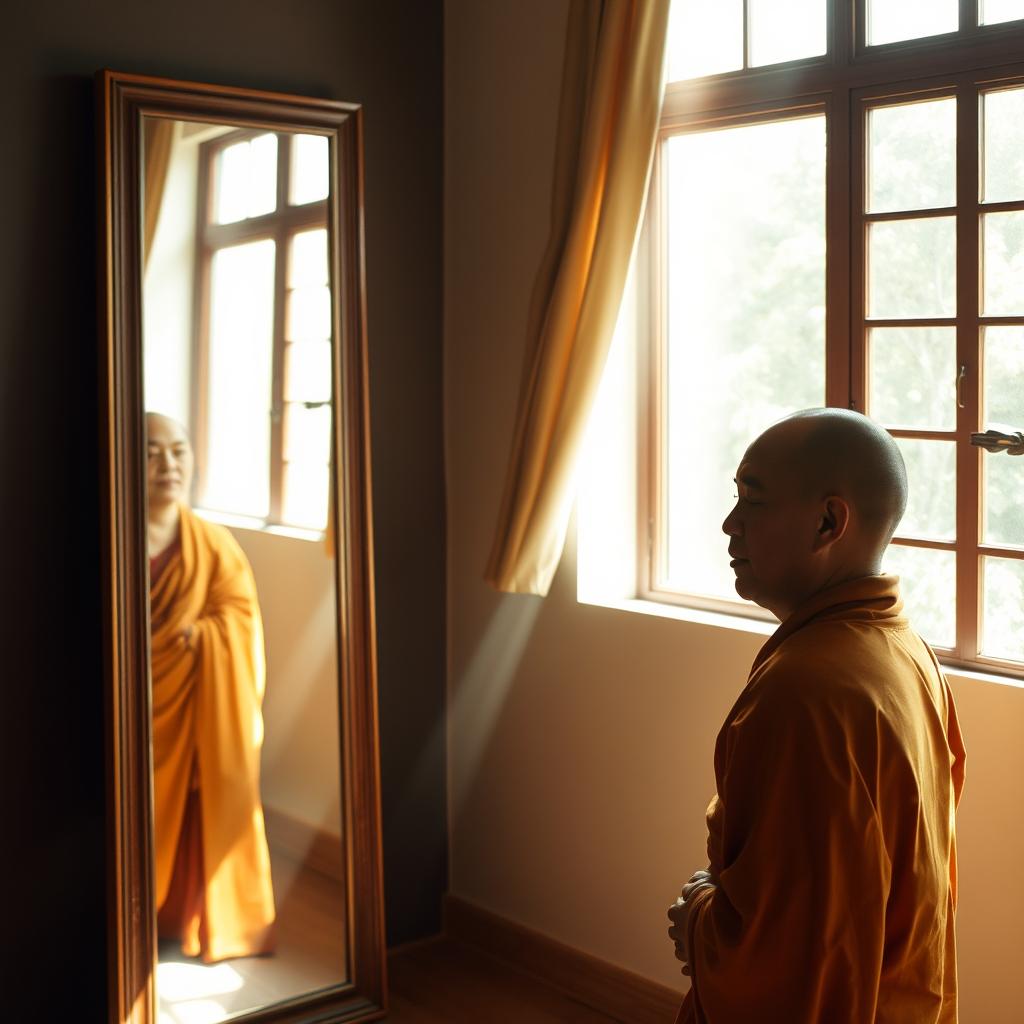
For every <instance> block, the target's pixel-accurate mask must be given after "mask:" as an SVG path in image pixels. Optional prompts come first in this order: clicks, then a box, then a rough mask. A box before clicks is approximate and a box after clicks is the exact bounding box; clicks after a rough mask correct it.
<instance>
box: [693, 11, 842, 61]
mask: <svg viewBox="0 0 1024 1024" xmlns="http://www.w3.org/2000/svg"><path fill="white" fill-rule="evenodd" d="M708 6H711V5H710V4H708ZM749 6H750V63H751V65H752V66H754V67H757V66H760V65H762V64H781V63H782V62H783V61H786V60H799V59H800V58H801V57H817V56H818V55H819V54H822V53H825V51H826V50H827V49H828V44H827V42H826V39H827V35H826V31H825V9H826V3H825V0H750V5H749Z"/></svg>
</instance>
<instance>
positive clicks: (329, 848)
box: [263, 804, 345, 884]
mask: <svg viewBox="0 0 1024 1024" xmlns="http://www.w3.org/2000/svg"><path fill="white" fill-rule="evenodd" d="M263 820H264V823H265V824H266V827H267V843H268V844H269V845H270V848H271V850H272V851H274V852H275V853H277V854H280V855H281V856H283V857H286V858H287V859H288V860H290V861H292V862H293V863H295V864H299V865H301V866H302V867H305V868H308V869H309V870H311V871H318V872H320V874H322V875H326V876H327V877H328V878H330V879H332V880H333V881H336V882H341V883H342V884H344V881H345V855H344V851H343V850H342V848H341V836H336V835H333V834H332V833H330V832H324V831H323V830H322V829H319V828H317V827H316V826H315V825H308V824H307V823H306V822H304V821H299V820H298V818H293V817H292V816H291V815H290V814H286V813H285V812H284V811H280V810H278V809H277V808H274V807H268V806H267V805H266V804H264V806H263Z"/></svg>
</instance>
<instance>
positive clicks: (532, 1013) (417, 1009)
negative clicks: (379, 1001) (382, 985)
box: [386, 938, 616, 1024]
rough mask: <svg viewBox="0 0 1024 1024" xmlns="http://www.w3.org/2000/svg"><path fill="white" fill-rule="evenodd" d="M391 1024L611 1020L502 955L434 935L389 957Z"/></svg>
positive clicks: (594, 1023)
mask: <svg viewBox="0 0 1024 1024" xmlns="http://www.w3.org/2000/svg"><path fill="white" fill-rule="evenodd" d="M388 987H389V990H390V997H389V998H390V1012H389V1013H388V1016H387V1018H386V1019H387V1021H388V1022H394V1024H556V1022H561V1024H610V1022H614V1021H616V1018H614V1017H609V1016H607V1015H606V1014H603V1013H598V1012H597V1011H596V1010H592V1009H590V1008H589V1007H586V1006H584V1005H583V1004H582V1003H578V1002H576V1001H575V1000H573V999H570V998H569V997H568V996H564V995H562V994H561V993H560V992H558V991H557V990H555V989H553V988H551V987H550V986H549V985H546V984H545V983H544V982H542V981H538V980H537V979H536V978H533V977H532V976H531V975H528V974H524V973H522V972H521V971H518V970H516V969H515V968H514V967H510V966H508V965H507V964H505V963H503V962H502V961H500V960H496V959H494V958H493V957H490V956H488V955H487V954H486V953H482V952H480V951H479V950H477V949H475V948H474V947H472V946H466V945H463V944H462V943H459V942H456V941H455V940H453V939H448V938H438V939H431V940H428V941H426V942H422V943H416V944H415V945H411V946H407V947H405V948H403V949H398V950H395V951H393V952H392V953H391V955H390V956H389V957H388Z"/></svg>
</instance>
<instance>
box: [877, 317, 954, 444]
mask: <svg viewBox="0 0 1024 1024" xmlns="http://www.w3.org/2000/svg"><path fill="white" fill-rule="evenodd" d="M868 344H869V358H870V364H869V365H870V379H871V397H870V410H869V411H870V414H871V417H872V419H875V420H878V422H879V423H884V424H885V425H886V426H887V427H916V428H918V429H922V430H953V429H955V427H956V391H955V387H954V381H955V375H956V329H955V328H953V327H875V328H874V329H872V330H871V331H870V332H869V335H868Z"/></svg>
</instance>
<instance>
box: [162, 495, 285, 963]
mask: <svg viewBox="0 0 1024 1024" xmlns="http://www.w3.org/2000/svg"><path fill="white" fill-rule="evenodd" d="M179 539H180V548H181V550H180V552H179V553H178V555H177V557H174V558H172V560H171V561H170V562H169V563H168V564H167V566H166V567H165V568H164V570H163V571H162V572H161V573H160V575H159V577H158V578H157V579H155V580H154V581H153V583H152V585H151V590H150V615H151V629H152V644H151V666H152V703H153V806H154V816H155V836H156V850H155V890H156V891H155V895H156V905H157V908H158V909H160V908H163V907H164V904H165V902H166V901H167V899H168V894H169V892H170V890H171V888H172V886H171V882H172V876H175V875H176V876H177V877H178V878H179V879H181V878H184V879H189V878H191V879H196V878H198V879H199V880H200V881H201V891H198V892H196V893H193V894H192V896H191V897H189V896H186V898H185V900H184V903H183V906H184V908H185V918H186V919H185V920H184V921H183V922H181V925H182V934H181V935H180V938H181V940H182V950H183V952H184V953H185V954H186V955H189V956H202V958H203V960H205V961H206V962H208V963H211V962H214V961H217V960H222V959H225V958H226V957H235V956H247V955H251V954H257V953H264V952H267V951H268V950H269V948H270V942H271V925H272V923H273V921H274V899H273V890H272V886H271V876H270V856H269V853H268V850H267V839H266V833H265V829H264V824H263V809H262V805H261V802H260V792H259V767H260V763H259V762H260V749H261V746H262V742H263V719H262V714H261V704H262V700H263V691H264V685H265V679H266V667H265V666H266V662H265V655H264V647H263V627H262V622H261V619H260V611H259V605H258V604H257V599H256V582H255V580H254V578H253V575H252V570H251V569H250V567H249V563H248V561H247V560H246V558H245V555H244V554H243V553H242V550H241V548H240V547H239V546H238V543H237V541H236V540H235V539H234V537H232V536H231V534H230V533H229V532H228V531H227V530H226V529H224V528H223V527H221V526H217V525H215V524H213V523H209V522H206V521H205V520H203V519H200V518H199V517H198V516H196V515H195V514H194V513H193V512H192V511H191V510H190V509H189V508H187V507H186V506H181V525H180V533H179ZM187 627H191V628H192V634H191V636H190V637H189V638H188V640H186V639H185V638H184V636H183V633H184V631H185V629H186V628H187ZM189 816H191V818H190V817H189ZM195 816H198V821H196V820H191V819H194V818H195ZM197 832H198V835H197V834H196V833H197ZM197 850H198V851H199V860H200V864H198V865H194V864H193V865H187V864H186V865H184V866H183V865H182V864H181V863H180V858H187V857H189V856H190V851H197ZM192 856H193V857H194V856H195V853H194V852H193V854H192ZM176 861H179V862H178V863H176ZM196 868H198V869H199V870H198V871H197V870H196ZM176 884H177V883H176ZM187 884H189V883H187V882H186V885H187ZM172 902H175V903H177V902H180V900H179V897H178V896H175V897H174V899H172Z"/></svg>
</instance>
